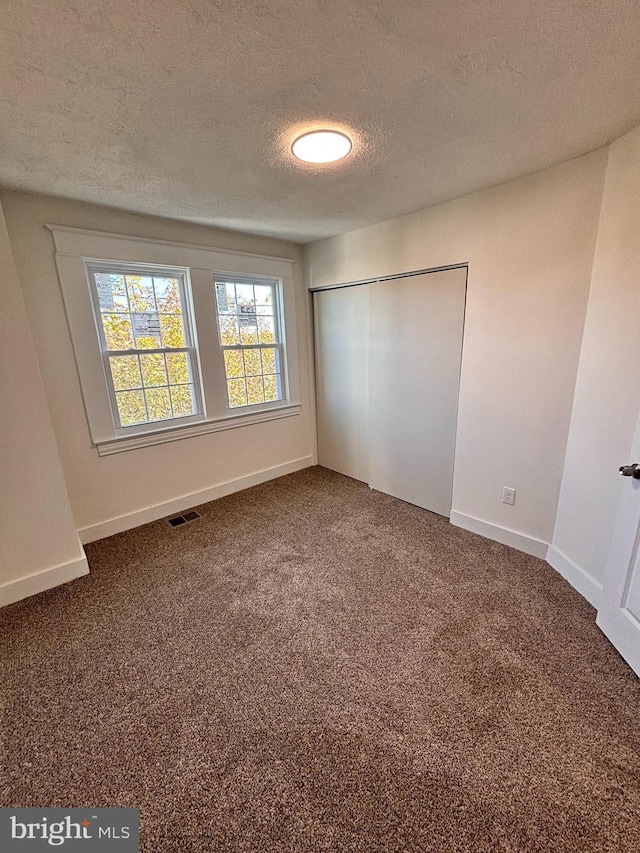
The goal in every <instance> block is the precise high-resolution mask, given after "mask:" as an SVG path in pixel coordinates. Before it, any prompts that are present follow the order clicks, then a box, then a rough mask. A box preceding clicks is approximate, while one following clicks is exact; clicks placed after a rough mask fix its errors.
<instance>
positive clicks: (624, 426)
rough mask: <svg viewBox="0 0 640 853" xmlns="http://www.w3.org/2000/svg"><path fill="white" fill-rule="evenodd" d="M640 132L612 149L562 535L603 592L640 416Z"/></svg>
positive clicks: (559, 543) (561, 512)
mask: <svg viewBox="0 0 640 853" xmlns="http://www.w3.org/2000/svg"><path fill="white" fill-rule="evenodd" d="M639 223H640V128H638V129H636V130H634V131H632V132H631V133H628V134H626V135H625V136H623V137H621V138H620V139H619V140H617V141H616V142H614V143H613V144H612V145H611V147H610V149H609V161H608V166H607V174H606V182H605V187H604V196H603V201H602V212H601V217H600V227H599V231H598V240H597V244H596V252H595V257H594V263H593V276H592V283H591V292H590V296H589V307H588V311H587V319H586V323H585V330H584V339H583V343H582V351H581V355H580V369H579V372H578V378H577V383H576V391H575V400H574V406H573V416H572V421H571V432H570V436H569V442H568V446H567V457H566V465H565V472H564V479H563V484H562V492H561V497H560V503H559V507H558V519H557V524H556V530H555V535H554V542H553V544H554V547H555V548H556V549H557V551H558V552H559V553H558V554H556V558H557V559H558V560H560V561H562V559H563V558H567V559H568V560H569V561H571V562H572V563H573V564H574V565H575V566H576V567H577V569H578V570H579V571H582V572H583V573H585V575H586V576H587V580H589V579H592V580H593V581H594V582H595V583H596V584H600V583H602V581H603V579H604V576H605V569H606V565H607V558H608V553H609V547H610V545H611V536H612V533H613V526H614V521H615V516H616V510H617V504H618V497H619V492H620V486H621V482H620V477H619V475H618V467H619V466H620V465H623V464H627V463H628V462H631V461H634V462H639V461H640V460H639V459H634V460H632V459H631V442H632V439H633V435H634V429H635V426H636V421H637V418H638V411H639V409H640V236H639V234H640V228H639Z"/></svg>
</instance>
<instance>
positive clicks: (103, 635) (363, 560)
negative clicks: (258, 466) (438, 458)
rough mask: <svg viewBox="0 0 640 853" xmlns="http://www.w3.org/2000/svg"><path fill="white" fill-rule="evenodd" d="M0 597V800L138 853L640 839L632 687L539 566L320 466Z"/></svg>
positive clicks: (615, 848) (612, 843) (587, 610)
mask: <svg viewBox="0 0 640 853" xmlns="http://www.w3.org/2000/svg"><path fill="white" fill-rule="evenodd" d="M198 509H199V511H200V512H201V513H202V518H201V519H200V520H198V521H195V522H193V523H191V524H188V525H184V526H183V527H179V528H176V529H171V528H170V527H169V526H168V524H167V523H166V521H160V522H155V523H154V524H149V525H147V526H146V527H142V528H138V529H137V530H132V531H129V532H127V533H123V534H120V535H118V536H114V537H112V538H110V539H105V540H103V541H101V542H96V543H94V544H92V545H89V546H88V547H87V553H88V556H89V561H90V564H91V575H89V576H88V577H86V578H82V579H80V580H78V581H75V582H73V583H71V584H68V585H67V586H64V587H60V588H58V589H56V590H52V591H50V592H48V593H44V594H42V595H39V596H37V597H34V598H32V599H29V600H27V601H24V602H21V603H19V604H16V605H13V606H12V607H9V608H6V609H4V610H3V611H0V636H1V638H2V666H3V677H2V685H1V692H2V716H3V732H2V736H3V743H4V753H3V755H2V760H3V763H4V767H3V772H2V777H1V779H0V783H1V786H2V792H1V798H2V805H11V806H64V807H70V806H136V807H139V809H140V815H141V836H142V838H141V849H142V850H143V851H145V853H170V851H189V852H190V853H204V851H206V853H216V851H237V853H241V851H242V853H245V851H246V853H276V851H277V853H285V851H296V853H302V851H304V853H316V851H333V853H349V851H358V853H360V851H367V852H368V851H370V853H374V852H375V853H386V852H387V851H398V853H399V851H416V852H417V851H420V853H423V851H439V853H446V852H447V851H536V853H546V851H579V853H585V851H611V853H624V851H638V850H639V849H640V682H639V681H638V679H637V678H636V677H635V676H634V675H633V674H632V672H631V671H630V670H629V669H628V667H627V666H626V665H625V663H624V662H623V661H622V660H621V658H620V657H619V656H618V655H617V653H616V652H615V651H614V649H613V648H612V647H611V646H610V645H609V644H608V642H607V641H606V640H605V638H604V637H603V636H602V634H601V633H600V631H599V630H598V628H597V627H596V625H595V624H594V617H595V613H594V611H593V610H592V609H591V607H590V606H589V605H588V604H586V603H585V601H584V600H583V599H581V598H580V596H579V595H578V594H577V593H576V592H574V591H573V590H572V589H571V588H570V587H569V585H568V584H566V583H565V582H564V581H563V580H562V578H561V577H560V576H559V575H557V574H556V573H555V572H554V571H553V569H551V568H550V567H549V566H547V565H546V563H544V562H542V561H540V560H536V559H534V558H532V557H528V556H526V555H524V554H521V553H519V552H517V551H513V550H510V549H509V548H506V547H504V546H501V545H498V544H495V543H492V542H489V541H487V540H485V539H482V538H480V537H478V536H475V535H473V534H471V533H466V532H465V531H462V530H459V529H456V528H455V527H453V526H450V525H449V524H448V522H447V521H446V520H445V519H443V518H440V517H439V516H436V515H432V514H431V513H427V512H424V511H422V510H420V509H417V508H416V507H413V506H410V505H408V504H405V503H402V502H401V501H398V500H395V499H393V498H390V497H388V496H386V495H382V494H380V493H377V492H372V491H370V490H369V489H368V488H367V487H366V486H365V485H363V484H361V483H357V482H355V481H353V480H349V479H347V478H346V477H342V476H340V475H338V474H334V473H332V472H330V471H327V470H325V469H322V468H312V469H308V470H306V471H303V472H300V473H298V474H293V475H291V476H289V477H284V478H282V479H280V480H277V481H274V482H271V483H267V484H265V485H263V486H258V487H256V488H253V489H250V490H248V491H246V492H242V493H240V494H237V495H233V496H231V497H228V498H225V499H223V500H220V501H216V502H213V503H209V504H206V505H204V506H201V507H199V508H198Z"/></svg>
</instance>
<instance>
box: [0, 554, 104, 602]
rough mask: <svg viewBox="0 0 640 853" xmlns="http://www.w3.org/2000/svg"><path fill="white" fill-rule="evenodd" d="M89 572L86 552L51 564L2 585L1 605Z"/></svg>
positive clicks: (0, 591)
mask: <svg viewBox="0 0 640 853" xmlns="http://www.w3.org/2000/svg"><path fill="white" fill-rule="evenodd" d="M88 574H89V566H88V565H87V558H86V557H85V555H84V552H83V554H82V556H81V557H78V558H77V559H75V560H71V561H70V562H69V563H61V564H60V565H59V566H51V567H50V568H48V569H43V570H42V571H40V572H34V573H33V574H31V575H27V576H26V577H24V578H17V579H16V580H13V581H8V582H7V583H4V584H2V585H0V607H6V605H7V604H14V603H15V602H16V601H21V600H22V599H23V598H28V597H29V596H30V595H36V594H37V593H39V592H44V591H45V590H47V589H53V587H54V586H60V584H63V583H68V582H69V581H72V580H75V579H76V578H80V577H82V576H83V575H88Z"/></svg>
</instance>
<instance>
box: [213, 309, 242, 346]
mask: <svg viewBox="0 0 640 853" xmlns="http://www.w3.org/2000/svg"><path fill="white" fill-rule="evenodd" d="M218 324H219V326H220V342H221V343H222V345H223V346H227V347H232V346H235V344H239V343H240V332H239V331H238V320H237V318H236V317H235V316H231V315H225V314H223V315H221V316H220V317H218Z"/></svg>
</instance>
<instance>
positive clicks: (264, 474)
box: [78, 456, 314, 545]
mask: <svg viewBox="0 0 640 853" xmlns="http://www.w3.org/2000/svg"><path fill="white" fill-rule="evenodd" d="M313 464H314V461H313V456H303V457H301V458H300V459H293V460H292V461H291V462H285V463H284V464H283V465H275V466H274V467H272V468H263V469H262V470H260V471H254V472H253V473H252V474H247V475H246V476H245V477H238V478H237V479H234V480H226V481H225V482H224V483H218V484H217V485H216V486H212V487H211V488H209V489H203V490H202V491H199V492H191V493H190V494H188V495H181V496H180V497H178V498H173V499H172V500H170V501H165V502H164V503H158V504H153V505H152V506H148V507H144V509H140V510H136V511H135V512H130V513H127V514H126V515H119V516H117V517H116V518H109V519H107V520H106V521H100V522H98V523H97V524H91V525H89V526H88V527H82V528H81V529H80V530H78V536H79V537H80V541H81V542H82V544H83V545H84V544H86V543H87V542H95V541H96V540H97V539H104V538H105V537H106V536H113V535H114V534H115V533H122V532H123V531H124V530H131V529H132V528H133V527H140V525H141V524H148V523H149V522H150V521H157V520H158V519H159V518H165V517H166V516H167V515H175V514H176V513H180V512H184V510H186V509H190V508H191V507H193V506H199V505H200V504H204V503H207V502H208V501H214V500H217V499H218V498H223V497H225V496H226V495H230V494H232V493H233V492H240V491H242V490H243V489H248V488H250V487H251V486H258V485H260V483H266V482H267V480H275V479H276V478H277V477H284V475H285V474H293V473H294V471H301V470H302V469H303V468H309V467H310V466H311V465H313Z"/></svg>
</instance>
